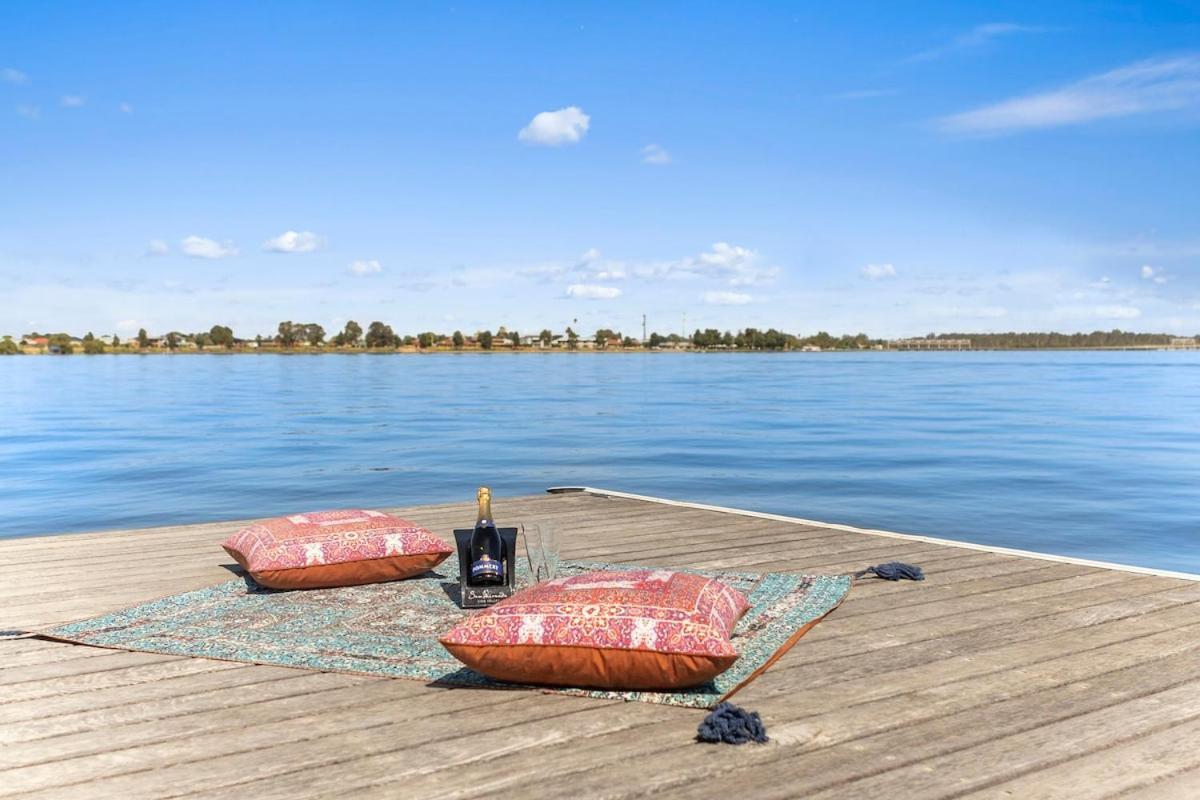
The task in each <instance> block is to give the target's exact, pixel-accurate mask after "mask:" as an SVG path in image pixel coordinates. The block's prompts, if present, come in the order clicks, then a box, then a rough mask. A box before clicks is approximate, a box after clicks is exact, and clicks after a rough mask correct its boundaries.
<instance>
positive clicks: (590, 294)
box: [567, 283, 621, 300]
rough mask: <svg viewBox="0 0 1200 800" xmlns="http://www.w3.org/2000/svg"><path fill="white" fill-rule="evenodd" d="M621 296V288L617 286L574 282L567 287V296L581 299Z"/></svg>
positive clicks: (610, 298)
mask: <svg viewBox="0 0 1200 800" xmlns="http://www.w3.org/2000/svg"><path fill="white" fill-rule="evenodd" d="M620 296H621V290H620V289H618V288H617V287H615V286H596V285H594V284H587V283H573V284H571V285H570V286H568V287H567V297H574V298H577V299H581V300H615V299H617V298H618V297H620Z"/></svg>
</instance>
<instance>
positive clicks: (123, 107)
mask: <svg viewBox="0 0 1200 800" xmlns="http://www.w3.org/2000/svg"><path fill="white" fill-rule="evenodd" d="M117 110H118V111H120V112H121V113H122V114H132V113H133V106H131V105H129V103H121V104H120V105H119V106H117Z"/></svg>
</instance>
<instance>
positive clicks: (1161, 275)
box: [1139, 264, 1170, 283]
mask: <svg viewBox="0 0 1200 800" xmlns="http://www.w3.org/2000/svg"><path fill="white" fill-rule="evenodd" d="M1139 274H1140V275H1141V276H1142V280H1144V281H1153V282H1154V283H1166V282H1167V281H1168V280H1170V278H1168V277H1167V275H1166V273H1165V272H1164V271H1163V268H1162V267H1152V266H1150V265H1149V264H1143V265H1142V268H1141V270H1140V271H1139Z"/></svg>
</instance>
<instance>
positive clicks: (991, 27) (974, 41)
mask: <svg viewBox="0 0 1200 800" xmlns="http://www.w3.org/2000/svg"><path fill="white" fill-rule="evenodd" d="M1045 30H1046V29H1045V28H1042V27H1040V26H1037V25H1020V24H1017V23H1015V22H986V23H984V24H982V25H976V26H975V27H974V28H971V29H970V30H969V31H966V32H964V33H960V34H959V35H958V36H955V37H954V38H953V39H951V40H950V41H948V42H946V43H945V44H941V45H938V46H937V47H932V48H930V49H928V50H923V51H921V52H920V53H916V54H914V55H911V56H909V57H908V58H906V59H904V60H905V61H907V62H916V61H933V60H935V59H938V58H942V57H944V56H949V55H952V54H954V53H961V52H964V51H969V50H979V49H981V48H983V47H985V46H986V45H988V44H990V43H991V42H993V41H995V40H996V39H999V38H1001V37H1004V36H1013V35H1015V34H1019V33H1042V32H1044V31H1045Z"/></svg>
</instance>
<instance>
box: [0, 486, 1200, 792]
mask: <svg viewBox="0 0 1200 800" xmlns="http://www.w3.org/2000/svg"><path fill="white" fill-rule="evenodd" d="M400 511H401V512H402V513H403V514H404V515H405V516H407V517H410V518H412V519H415V520H417V521H419V522H420V523H422V524H424V525H427V526H428V527H430V528H431V529H433V530H435V531H437V532H439V533H442V534H446V535H447V536H448V535H449V531H450V529H451V528H452V527H454V526H455V525H456V524H457V525H461V524H462V523H463V522H464V521H466V520H469V518H470V517H471V515H472V509H471V508H469V507H468V506H467V505H466V504H459V505H443V506H425V507H420V508H408V509H400ZM496 514H497V516H498V517H499V518H500V519H502V520H505V521H515V520H526V521H528V520H533V519H538V518H541V519H555V520H557V521H558V522H559V523H560V524H561V525H562V529H563V531H564V544H563V556H564V557H565V558H574V559H596V560H606V561H617V562H636V563H640V564H657V565H664V566H685V565H686V566H694V567H738V568H744V569H747V570H777V571H783V570H786V571H803V572H816V573H836V572H845V571H849V570H852V569H857V568H860V567H863V566H866V565H869V564H874V563H879V562H881V561H888V560H893V559H899V560H905V561H910V562H913V563H917V564H920V565H922V566H923V567H924V568H925V571H926V573H927V574H928V580H926V581H925V582H924V583H921V584H914V583H908V582H902V583H887V582H884V581H878V580H869V581H864V582H862V583H860V585H858V586H857V587H856V588H855V589H854V591H853V592H852V593H851V596H850V598H849V599H848V600H847V601H846V602H845V603H844V604H843V605H842V606H841V607H840V608H839V609H838V610H836V611H835V612H834V613H833V614H832V615H830V617H829V618H828V619H827V620H826V621H825V622H824V623H822V624H821V625H819V626H817V627H816V628H815V629H814V630H813V632H812V633H810V634H809V635H808V636H807V637H806V638H805V639H803V640H802V641H801V642H800V643H799V644H798V645H797V646H796V647H795V648H794V649H793V650H792V651H791V652H790V653H789V654H787V655H786V656H785V657H784V658H783V659H781V660H780V661H779V662H778V663H777V664H776V665H775V666H774V667H773V668H772V669H771V670H770V671H769V672H767V673H766V674H765V675H764V676H762V677H761V678H759V679H758V680H757V681H755V682H754V683H753V684H751V685H750V686H749V687H747V688H746V689H744V690H743V691H742V692H741V693H739V695H738V697H737V702H738V703H739V704H741V705H743V706H746V707H748V708H751V709H755V710H758V711H759V712H761V714H762V716H763V718H764V720H765V721H766V723H767V726H768V730H769V732H770V734H771V735H772V737H773V738H774V741H773V742H772V743H771V744H769V745H764V746H745V747H740V748H738V747H729V746H721V747H713V746H707V745H700V744H696V743H693V741H692V736H693V734H694V732H695V728H696V724H697V723H698V721H699V720H700V718H701V716H702V712H698V711H695V710H689V709H682V708H673V707H658V706H652V705H647V704H641V703H625V704H623V703H613V702H605V701H597V700H592V699H586V698H574V697H564V696H553V695H542V694H538V693H535V692H528V693H525V692H492V691H486V690H467V689H435V688H429V687H427V686H425V685H423V684H422V683H420V682H415V681H404V680H390V679H382V678H366V677H356V676H348V675H339V674H325V673H316V672H307V671H302V670H293V669H285V668H279V667H267V666H253V665H245V664H236V663H229V662H222V661H208V660H204V659H195V658H180V657H172V656H163V655H151V654H145V653H130V652H122V651H113V650H102V649H96V648H90V647H84V646H79V645H70V644H61V643H55V642H49V641H43V640H38V639H17V640H7V641H0V796H2V797H8V796H19V797H23V798H89V797H122V798H126V797H128V798H160V797H203V798H217V797H221V798H234V797H236V798H246V797H253V798H256V800H266V799H267V798H297V797H326V796H328V797H347V796H352V797H356V798H357V797H414V798H426V797H430V798H432V797H470V798H483V797H501V796H503V797H506V798H529V797H560V796H571V797H574V798H590V797H627V796H641V795H645V794H651V793H662V794H663V795H665V796H670V797H697V798H701V797H703V798H708V797H722V796H742V795H743V794H744V795H746V796H753V797H755V798H773V797H779V798H795V797H805V798H818V797H864V798H866V797H879V798H883V797H904V798H935V797H972V798H976V797H979V798H983V797H988V798H1000V797H1005V798H1008V797H1011V798H1021V799H1022V800H1025V799H1027V798H1041V797H1044V798H1100V797H1114V796H1120V797H1131V798H1139V800H1150V798H1192V797H1200V583H1198V582H1194V581H1189V580H1185V579H1180V578H1175V577H1162V576H1156V575H1150V574H1137V573H1132V572H1126V571H1118V570H1112V569H1105V568H1098V567H1095V566H1088V565H1084V564H1076V563H1062V562H1055V561H1047V560H1036V559H1032V558H1028V557H1022V556H1017V555H1012V554H1001V553H994V552H986V551H982V550H978V549H967V548H960V547H955V546H950V545H947V544H944V543H935V542H929V541H918V540H906V539H899V538H884V537H878V536H872V535H866V534H863V533H858V532H852V531H848V530H844V529H836V528H831V527H824V526H819V525H810V524H798V523H794V522H788V521H783V520H777V519H765V518H761V517H751V516H743V515H737V514H731V513H722V512H718V511H709V510H701V509H696V508H686V507H676V506H670V505H663V504H658V503H651V502H645V501H641V500H635V499H630V498H609V497H603V496H597V495H592V494H586V493H571V494H560V495H547V496H542V497H526V498H516V499H501V500H498V501H497V502H496ZM236 525H237V523H225V524H205V525H188V526H182V527H177V528H157V529H152V530H142V531H124V532H113V533H102V534H77V535H69V536H59V537H46V538H32V539H20V540H10V541H5V542H0V629H4V628H21V629H32V628H38V627H43V626H48V625H50V624H53V623H60V622H64V621H68V620H74V619H79V618H83V617H88V616H93V615H96V614H99V613H103V612H106V611H110V610H114V609H117V608H120V607H122V606H126V605H129V604H132V603H136V602H140V601H144V600H148V599H151V598H154V597H157V596H161V595H164V594H169V593H174V592H179V591H184V590H187V589H191V588H196V587H200V586H204V585H207V584H211V583H215V582H219V581H223V580H227V579H228V578H229V577H230V573H229V571H228V567H229V566H231V565H230V559H228V558H227V557H226V556H225V555H224V553H223V552H222V551H221V550H220V549H219V548H218V547H217V543H218V542H219V541H220V540H221V539H222V538H223V537H224V536H225V535H226V534H227V533H229V532H230V531H231V530H232V529H234V528H235V527H236Z"/></svg>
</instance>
